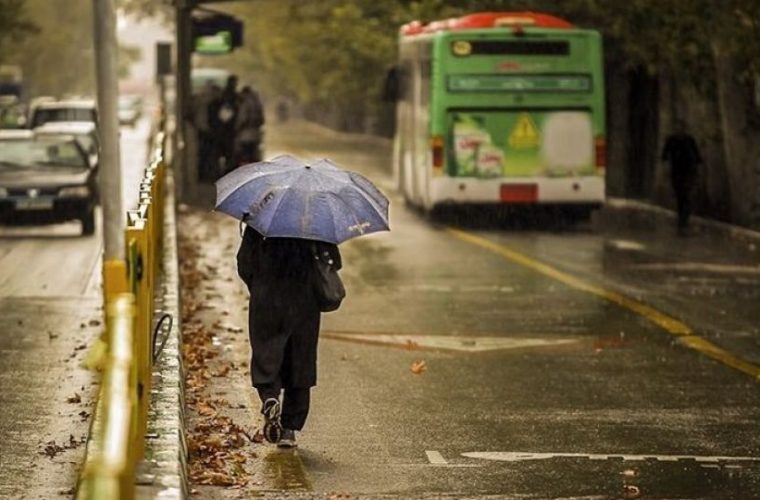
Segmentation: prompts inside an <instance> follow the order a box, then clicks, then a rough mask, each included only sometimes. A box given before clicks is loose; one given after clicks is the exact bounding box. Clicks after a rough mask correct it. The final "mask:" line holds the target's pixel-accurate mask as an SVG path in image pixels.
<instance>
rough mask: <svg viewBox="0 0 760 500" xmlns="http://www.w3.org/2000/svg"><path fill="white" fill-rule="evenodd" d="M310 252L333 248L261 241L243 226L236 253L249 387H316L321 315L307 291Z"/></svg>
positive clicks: (334, 253)
mask: <svg viewBox="0 0 760 500" xmlns="http://www.w3.org/2000/svg"><path fill="white" fill-rule="evenodd" d="M314 251H318V252H320V253H321V252H329V254H330V255H331V257H332V259H333V261H334V262H335V263H336V265H337V268H338V269H340V267H341V265H342V264H341V258H340V252H339V251H338V247H337V246H336V245H333V244H329V243H322V242H314V241H309V240H303V239H297V238H264V237H262V236H261V235H260V234H259V233H258V232H257V231H255V230H254V229H252V228H251V227H249V226H246V229H245V232H244V233H243V241H242V242H241V244H240V249H239V250H238V253H237V265H238V274H239V275H240V278H241V279H242V280H243V282H245V284H246V285H247V286H248V290H249V291H250V294H251V298H250V304H249V312H248V328H249V338H250V341H251V349H252V359H251V379H252V382H253V385H254V386H261V385H267V386H271V385H272V384H274V385H275V386H280V387H285V388H290V387H299V388H306V387H312V386H314V385H316V380H317V340H318V336H319V321H320V316H321V313H320V311H319V308H318V306H317V303H316V299H315V297H314V292H313V289H312V283H313V273H314V272H315V271H316V267H315V265H314Z"/></svg>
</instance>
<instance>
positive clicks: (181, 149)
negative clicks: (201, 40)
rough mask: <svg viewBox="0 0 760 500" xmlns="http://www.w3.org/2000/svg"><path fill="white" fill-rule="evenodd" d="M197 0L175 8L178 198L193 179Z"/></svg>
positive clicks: (181, 1) (181, 0)
mask: <svg viewBox="0 0 760 500" xmlns="http://www.w3.org/2000/svg"><path fill="white" fill-rule="evenodd" d="M194 7H195V1H194V0H178V1H177V3H176V11H175V16H176V17H175V29H176V30H177V32H176V34H177V53H176V57H177V65H176V76H175V85H176V101H175V113H176V115H175V121H176V125H175V126H176V131H175V133H176V136H175V140H174V148H175V150H174V158H175V159H176V160H175V161H174V162H173V163H174V165H175V170H174V177H175V191H176V196H177V199H178V200H182V199H184V197H185V195H186V194H187V191H188V189H189V187H190V179H189V175H188V171H187V164H188V161H189V157H188V140H189V137H187V133H188V130H187V123H186V119H187V117H188V114H189V113H188V109H189V106H190V65H191V59H190V57H191V54H192V52H191V51H192V47H191V40H190V38H191V33H190V20H191V14H192V12H193V8H194Z"/></svg>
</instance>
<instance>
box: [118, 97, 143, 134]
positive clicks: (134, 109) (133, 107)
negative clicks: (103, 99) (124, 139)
mask: <svg viewBox="0 0 760 500" xmlns="http://www.w3.org/2000/svg"><path fill="white" fill-rule="evenodd" d="M118 113H119V123H120V124H122V125H129V126H130V127H134V126H135V123H137V120H139V119H140V116H141V115H142V97H140V96H139V95H121V96H119V111H118Z"/></svg>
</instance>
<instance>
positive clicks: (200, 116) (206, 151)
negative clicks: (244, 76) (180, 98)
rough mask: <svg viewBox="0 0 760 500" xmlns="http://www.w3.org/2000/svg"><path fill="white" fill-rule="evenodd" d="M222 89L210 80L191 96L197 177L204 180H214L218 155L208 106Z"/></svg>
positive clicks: (217, 97) (218, 95)
mask: <svg viewBox="0 0 760 500" xmlns="http://www.w3.org/2000/svg"><path fill="white" fill-rule="evenodd" d="M221 94H222V89H221V88H220V87H219V86H218V85H214V82H213V81H212V80H209V81H207V82H206V84H205V85H204V86H203V89H201V91H200V92H199V93H198V95H196V96H194V97H193V123H194V125H195V130H196V137H197V138H198V178H199V179H200V180H204V181H209V180H211V181H213V180H216V171H217V169H216V167H215V165H216V163H217V162H218V160H219V156H218V154H217V153H216V147H215V144H214V142H215V138H214V135H213V133H212V131H211V125H210V123H209V107H210V105H211V103H212V102H214V101H216V100H217V99H219V97H220V96H221Z"/></svg>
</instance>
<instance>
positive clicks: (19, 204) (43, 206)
mask: <svg viewBox="0 0 760 500" xmlns="http://www.w3.org/2000/svg"><path fill="white" fill-rule="evenodd" d="M52 208H53V200H52V198H22V199H19V200H16V210H50V209H52Z"/></svg>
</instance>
